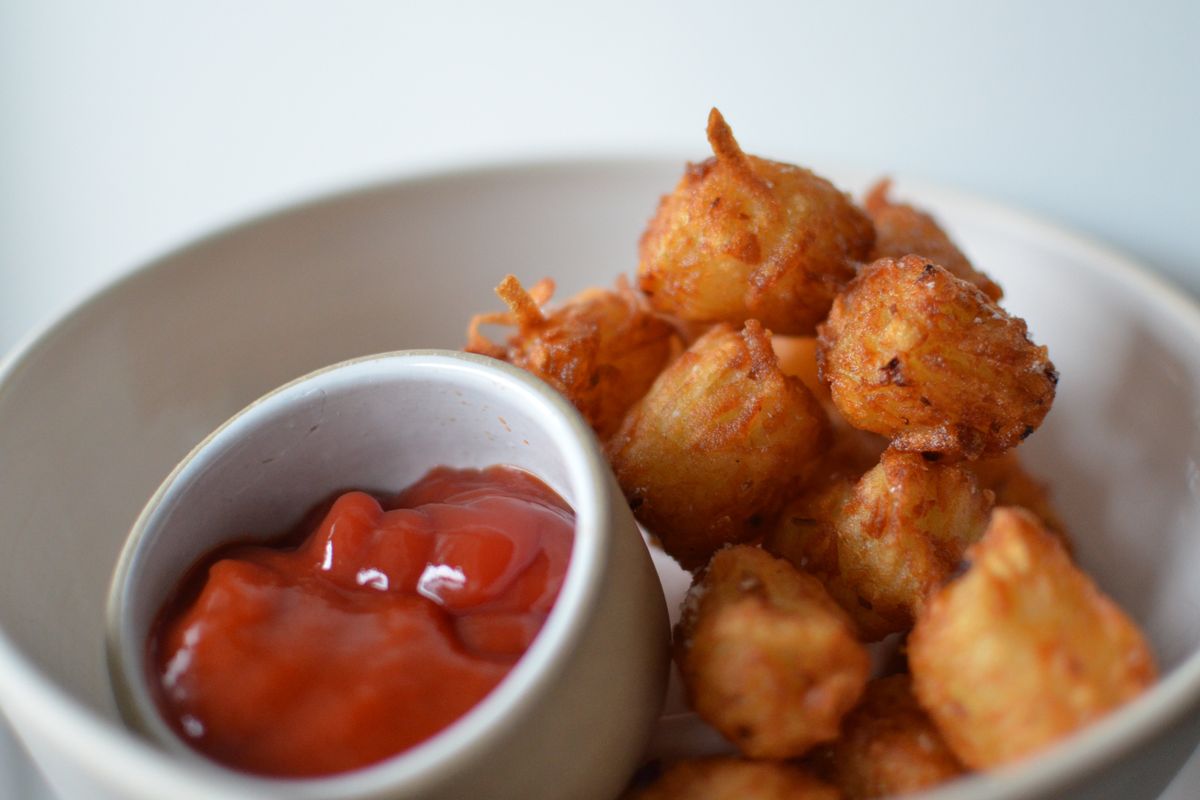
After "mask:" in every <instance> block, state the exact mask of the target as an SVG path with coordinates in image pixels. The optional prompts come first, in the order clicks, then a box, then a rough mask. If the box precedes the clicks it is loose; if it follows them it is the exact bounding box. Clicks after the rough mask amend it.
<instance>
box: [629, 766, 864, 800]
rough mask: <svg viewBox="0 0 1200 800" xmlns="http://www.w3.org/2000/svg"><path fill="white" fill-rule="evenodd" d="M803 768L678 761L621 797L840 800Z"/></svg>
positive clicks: (642, 799)
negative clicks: (651, 781) (644, 784)
mask: <svg viewBox="0 0 1200 800" xmlns="http://www.w3.org/2000/svg"><path fill="white" fill-rule="evenodd" d="M841 798H842V795H841V794H840V793H839V792H838V791H837V789H835V788H834V787H832V786H830V785H829V784H827V783H825V782H824V781H821V780H819V779H817V778H816V777H814V776H813V775H812V774H811V773H810V772H808V771H807V770H806V769H804V768H803V767H800V766H797V765H795V764H787V763H784V762H780V761H748V760H746V759H744V758H734V757H731V756H715V757H710V758H694V759H688V760H686V761H677V762H675V763H674V764H672V765H670V766H669V767H667V768H666V770H664V771H663V773H662V775H660V776H659V777H658V779H657V780H655V781H654V782H653V783H651V784H650V785H649V786H646V787H644V788H641V789H638V790H635V791H633V792H630V793H629V794H627V795H625V796H624V800H841Z"/></svg>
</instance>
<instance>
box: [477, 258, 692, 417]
mask: <svg viewBox="0 0 1200 800" xmlns="http://www.w3.org/2000/svg"><path fill="white" fill-rule="evenodd" d="M553 291H554V283H553V282H552V281H550V280H549V279H546V280H543V281H541V282H539V283H538V284H537V285H536V286H534V287H533V289H531V290H530V291H526V290H525V289H524V288H522V286H521V284H520V282H519V281H517V279H516V278H515V277H513V276H512V275H509V276H507V277H506V278H505V279H504V280H503V282H501V284H500V285H499V286H498V287H496V294H498V295H500V297H501V299H503V300H504V302H505V303H506V304H507V305H508V307H509V311H507V312H499V313H493V314H479V315H477V316H476V317H475V318H474V319H472V320H471V325H470V328H469V330H468V341H467V346H466V350H467V351H468V352H472V353H482V354H484V355H488V356H492V357H493V358H498V359H501V360H503V361H507V362H509V363H510V364H513V365H515V366H518V367H521V368H522V369H525V370H527V371H529V372H532V373H533V374H534V375H537V376H538V377H539V378H541V379H542V380H544V381H546V382H547V383H549V384H550V385H551V386H553V387H554V388H555V389H557V390H558V391H560V392H562V394H563V395H565V396H566V398H567V399H568V400H570V401H571V403H573V404H574V405H575V407H576V408H578V409H579V411H580V413H582V414H583V416H584V418H585V419H587V421H588V422H589V423H590V424H591V426H592V428H593V429H595V431H596V433H597V434H598V435H599V436H600V438H601V439H606V438H607V437H608V436H610V435H611V434H612V433H613V432H614V431H615V430H616V429H617V427H618V426H620V424H621V419H622V418H623V417H624V416H625V412H626V411H628V410H629V407H630V406H632V405H633V404H634V403H635V402H637V400H638V399H639V398H641V396H642V395H643V394H645V393H646V390H647V389H649V388H650V384H651V383H653V382H654V379H655V378H656V377H657V376H658V373H659V372H661V371H662V368H663V367H664V366H666V363H667V361H668V360H669V358H670V357H671V354H672V348H673V347H674V342H675V329H674V328H673V327H672V325H671V324H670V323H668V322H667V321H666V320H664V319H663V318H662V317H660V316H659V315H657V314H655V313H654V312H652V311H651V310H650V309H649V308H648V307H647V306H646V304H645V301H644V300H643V299H642V298H641V297H640V296H639V295H638V293H637V292H635V291H634V290H633V289H632V288H630V286H629V284H628V283H627V282H626V281H625V279H624V276H622V277H620V278H618V280H617V288H616V289H615V290H607V289H588V290H587V291H584V292H582V293H580V294H578V295H576V296H575V297H573V298H571V299H570V300H567V301H566V302H565V303H563V304H562V305H561V306H560V307H559V308H557V309H555V310H553V311H551V312H549V313H546V312H544V311H543V310H542V308H541V306H542V305H544V304H545V303H546V302H547V301H548V300H549V298H550V295H551V294H552V293H553ZM485 324H501V325H515V326H516V328H517V332H516V333H514V334H513V335H512V336H511V337H509V339H508V342H507V343H505V344H503V345H501V344H495V343H493V342H491V341H490V340H488V339H487V338H486V337H484V336H483V334H482V333H480V331H479V328H480V326H481V325H485Z"/></svg>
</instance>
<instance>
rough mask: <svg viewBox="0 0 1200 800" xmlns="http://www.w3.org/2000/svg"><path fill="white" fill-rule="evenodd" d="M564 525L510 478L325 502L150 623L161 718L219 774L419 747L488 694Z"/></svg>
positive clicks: (559, 503)
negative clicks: (317, 519) (288, 533)
mask: <svg viewBox="0 0 1200 800" xmlns="http://www.w3.org/2000/svg"><path fill="white" fill-rule="evenodd" d="M573 538H574V514H573V513H572V511H571V509H570V507H569V506H567V504H566V503H565V502H564V501H563V499H562V498H561V497H559V496H558V495H557V494H555V493H554V491H553V490H552V489H550V488H549V487H548V486H546V485H545V484H544V483H542V482H541V481H539V480H538V479H537V478H534V477H533V476H532V475H529V474H528V473H525V472H521V471H519V470H517V469H514V468H511V467H489V468H488V469H484V470H456V469H449V468H445V467H439V468H437V469H435V470H433V471H431V472H430V473H429V474H428V475H426V476H425V477H424V478H422V479H421V480H420V481H418V482H417V483H416V484H414V485H413V486H411V487H409V488H408V489H405V490H404V491H403V492H402V493H401V494H400V496H399V497H398V498H397V499H396V500H395V502H392V503H388V504H387V509H386V510H385V507H384V506H383V505H381V504H380V503H379V501H377V500H376V499H375V498H373V497H372V496H371V495H368V494H365V493H363V492H349V493H347V494H344V495H342V496H341V497H339V498H338V499H337V500H336V501H335V502H334V504H333V506H332V508H331V509H330V510H329V512H328V514H326V516H325V518H324V520H323V521H322V522H321V524H320V525H319V526H318V527H317V529H316V530H315V531H313V532H312V533H311V534H310V535H309V536H308V537H307V538H306V539H305V540H304V541H303V542H302V543H301V544H300V545H299V547H294V548H292V549H285V548H282V547H278V548H272V547H261V546H250V545H241V546H236V547H231V548H225V549H223V550H221V551H219V552H217V553H215V554H213V555H212V556H210V557H209V558H208V559H206V560H205V561H204V562H202V563H201V564H200V565H198V566H197V568H196V569H195V570H194V571H193V578H192V580H191V581H187V582H185V583H186V584H188V585H185V586H184V587H181V589H180V591H179V592H178V596H177V597H176V598H175V600H174V601H173V602H172V603H170V604H168V606H167V607H166V608H165V609H164V611H163V612H162V613H161V615H160V619H159V622H158V624H157V626H156V628H155V631H154V633H153V634H152V636H151V640H150V643H149V661H150V667H151V669H152V670H153V677H154V684H155V686H156V688H157V695H158V698H157V699H158V703H159V706H160V709H161V711H162V713H163V714H164V716H165V717H166V718H167V720H168V721H169V723H170V724H171V725H172V726H173V727H174V728H175V730H176V731H177V732H178V733H179V735H180V736H181V737H182V738H183V739H184V740H185V741H187V742H188V743H189V744H191V745H192V746H193V747H194V748H195V749H197V750H199V751H200V752H202V753H205V754H207V755H208V756H210V757H211V758H213V759H215V760H217V761H220V762H222V763H224V764H227V765H229V766H231V767H234V768H237V769H241V770H245V771H248V772H254V773H259V774H264V775H275V776H283V777H303V776H314V775H326V774H330V773H335V772H341V771H344V770H349V769H354V768H356V767H362V766H365V765H368V764H371V763H374V762H376V761H379V760H381V759H384V758H387V757H388V756H391V755H394V754H396V753H399V752H402V751H404V750H406V749H408V748H410V747H412V746H413V745H416V744H418V743H419V742H422V741H424V740H425V739H428V738H429V737H430V736H433V735H434V734H435V733H437V732H438V731H440V730H442V729H443V728H445V727H446V726H447V725H449V724H450V723H452V722H454V720H456V719H458V718H459V717H460V716H462V715H463V714H465V713H466V712H467V711H468V710H470V709H471V708H472V707H473V706H474V705H475V704H476V703H478V702H479V701H480V700H482V699H483V698H484V697H485V696H486V695H487V694H488V692H490V691H491V690H492V689H493V688H495V686H496V684H498V683H499V682H500V681H501V680H502V679H503V678H504V676H505V675H506V674H507V673H508V671H509V670H510V669H512V667H513V665H514V664H515V663H516V661H517V659H519V658H520V657H521V655H522V654H523V653H524V652H525V650H526V649H527V648H528V647H529V645H530V643H531V642H532V641H533V638H534V637H535V636H536V635H537V633H538V631H539V630H540V628H541V626H542V623H543V622H544V621H545V619H546V616H547V614H548V613H549V611H550V608H551V606H552V605H553V604H554V600H555V597H556V596H557V595H558V590H559V587H560V586H561V585H562V581H563V577H564V575H565V573H566V569H567V562H568V560H569V557H570V552H571V544H572V541H573Z"/></svg>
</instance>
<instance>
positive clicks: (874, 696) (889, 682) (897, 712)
mask: <svg viewBox="0 0 1200 800" xmlns="http://www.w3.org/2000/svg"><path fill="white" fill-rule="evenodd" d="M826 755H827V758H828V777H829V778H830V779H831V780H832V782H833V783H834V784H835V785H836V786H837V787H838V788H839V789H841V791H842V794H843V795H845V797H846V800H874V798H881V797H893V796H895V795H902V794H908V793H910V792H916V791H919V790H921V789H928V788H930V787H933V786H937V785H938V784H939V783H944V782H946V781H948V780H950V779H952V778H954V777H957V776H958V775H960V774H962V772H963V768H962V765H960V764H959V763H958V759H956V758H955V757H954V754H953V753H952V752H950V748H949V747H947V746H946V742H945V741H944V740H943V739H942V736H941V734H940V733H939V732H938V729H937V727H936V726H935V725H934V724H933V720H931V719H930V718H929V717H928V716H927V715H926V714H925V712H924V711H923V710H922V709H921V707H920V706H919V705H918V704H917V701H916V698H915V697H913V694H912V685H911V679H910V678H909V676H908V675H891V676H889V677H886V678H879V679H877V680H873V681H871V682H870V683H868V684H867V690H866V693H865V694H864V695H863V699H862V702H861V703H859V704H858V707H857V708H855V709H854V710H853V711H852V712H850V714H849V715H847V717H846V720H845V722H843V723H842V735H841V737H840V738H839V739H838V740H837V742H835V743H834V744H833V745H831V746H830V747H829V748H828V750H827V752H826Z"/></svg>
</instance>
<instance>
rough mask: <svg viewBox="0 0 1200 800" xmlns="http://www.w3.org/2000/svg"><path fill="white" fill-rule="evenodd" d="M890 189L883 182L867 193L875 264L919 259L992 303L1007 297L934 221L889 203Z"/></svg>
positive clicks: (906, 207) (896, 204) (919, 213)
mask: <svg viewBox="0 0 1200 800" xmlns="http://www.w3.org/2000/svg"><path fill="white" fill-rule="evenodd" d="M891 186H892V182H891V181H889V180H887V179H884V180H881V181H879V182H878V183H876V184H875V186H874V187H872V188H871V191H870V192H868V193H867V198H866V208H867V214H869V215H870V217H871V221H872V222H874V223H875V247H874V249H873V250H872V251H871V259H872V260H875V259H879V258H903V257H904V256H907V255H918V256H921V257H922V258H925V259H928V260H930V261H932V262H933V263H935V264H939V265H941V266H942V267H944V268H945V269H946V270H947V271H949V272H950V274H951V275H953V276H955V277H956V278H962V279H963V280H964V281H966V282H967V283H971V284H974V285H975V286H977V287H978V288H979V290H980V291H982V292H983V293H984V294H986V295H987V296H988V299H989V300H991V301H992V302H993V303H994V302H996V301H997V300H999V299H1000V298H1001V297H1003V296H1004V290H1002V289H1001V288H1000V287H999V286H998V285H997V284H996V283H995V282H994V281H992V279H991V278H989V277H988V276H987V275H985V274H983V273H982V272H980V271H979V270H977V269H975V267H974V266H973V265H972V264H971V262H970V261H968V260H967V257H966V256H964V255H963V253H962V251H961V250H959V249H958V247H957V246H956V245H955V244H954V242H952V241H951V240H950V237H949V236H947V235H946V232H945V231H944V230H942V228H941V226H940V225H938V224H937V221H936V220H935V219H934V218H933V217H931V216H930V215H929V214H926V213H925V212H924V211H921V210H919V209H916V208H914V207H913V206H910V205H905V204H904V203H894V202H892V201H891V200H890V199H888V191H889V190H890V189H891Z"/></svg>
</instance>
